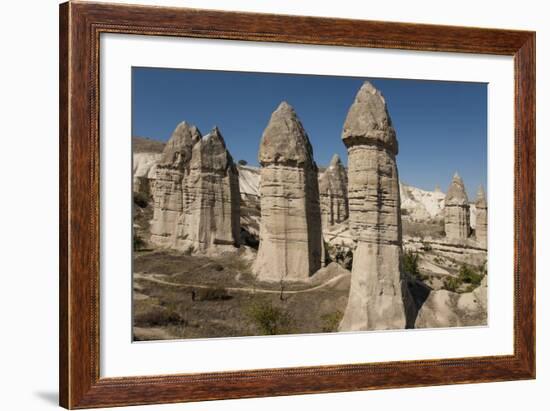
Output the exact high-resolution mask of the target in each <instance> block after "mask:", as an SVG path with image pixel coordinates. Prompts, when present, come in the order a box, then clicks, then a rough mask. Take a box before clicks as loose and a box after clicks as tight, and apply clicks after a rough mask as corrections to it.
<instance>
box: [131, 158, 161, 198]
mask: <svg viewBox="0 0 550 411" xmlns="http://www.w3.org/2000/svg"><path fill="white" fill-rule="evenodd" d="M161 156H162V154H161V153H133V155H132V175H133V186H132V189H133V191H134V192H136V193H144V194H146V195H152V194H153V190H154V187H153V186H154V181H155V175H156V171H157V163H158V162H159V161H160V158H161Z"/></svg>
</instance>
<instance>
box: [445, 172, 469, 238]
mask: <svg viewBox="0 0 550 411" xmlns="http://www.w3.org/2000/svg"><path fill="white" fill-rule="evenodd" d="M445 235H446V237H447V239H449V240H466V239H467V238H468V236H469V235H470V204H469V203H468V196H467V195H466V190H465V188H464V182H463V181H462V178H461V177H460V176H459V175H458V173H455V175H454V176H453V180H452V181H451V185H450V186H449V189H448V190H447V195H446V196H445Z"/></svg>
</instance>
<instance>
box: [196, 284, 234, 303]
mask: <svg viewBox="0 0 550 411" xmlns="http://www.w3.org/2000/svg"><path fill="white" fill-rule="evenodd" d="M198 296H199V300H201V301H218V300H229V299H231V296H230V295H229V293H228V292H227V290H226V289H225V288H223V287H216V288H208V289H206V290H201V291H200V292H199V295H198Z"/></svg>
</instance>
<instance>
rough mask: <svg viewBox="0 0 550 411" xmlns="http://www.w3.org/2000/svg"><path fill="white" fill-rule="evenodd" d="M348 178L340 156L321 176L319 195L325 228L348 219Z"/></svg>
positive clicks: (333, 160) (336, 156)
mask: <svg viewBox="0 0 550 411" xmlns="http://www.w3.org/2000/svg"><path fill="white" fill-rule="evenodd" d="M347 185H348V178H347V172H346V169H345V167H344V166H343V164H342V161H340V157H339V156H338V154H334V156H333V157H332V160H331V161H330V165H329V167H328V168H327V169H326V170H325V171H324V172H323V173H321V174H320V175H319V195H320V201H321V220H322V224H323V228H328V227H330V226H331V225H333V224H338V223H341V222H342V221H344V220H346V219H347V218H348V187H347Z"/></svg>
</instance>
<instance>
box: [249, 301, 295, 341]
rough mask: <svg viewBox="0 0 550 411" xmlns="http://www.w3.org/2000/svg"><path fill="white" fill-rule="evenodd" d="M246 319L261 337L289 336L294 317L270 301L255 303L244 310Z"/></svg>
mask: <svg viewBox="0 0 550 411" xmlns="http://www.w3.org/2000/svg"><path fill="white" fill-rule="evenodd" d="M246 313H247V315H248V317H249V318H250V319H251V320H252V322H253V323H254V324H255V325H256V327H258V329H259V330H260V332H261V333H262V334H263V335H277V334H289V333H291V332H292V327H293V325H294V317H293V316H292V314H291V313H289V312H286V311H285V310H283V309H282V308H279V307H275V306H274V305H273V303H272V302H270V301H265V300H262V301H256V302H254V303H252V304H251V305H250V306H249V307H248V309H247V310H246Z"/></svg>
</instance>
